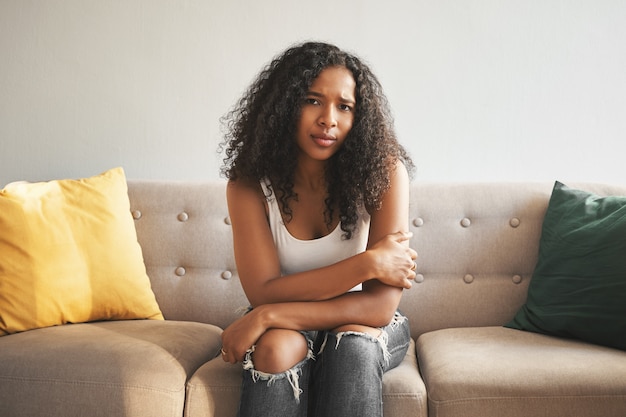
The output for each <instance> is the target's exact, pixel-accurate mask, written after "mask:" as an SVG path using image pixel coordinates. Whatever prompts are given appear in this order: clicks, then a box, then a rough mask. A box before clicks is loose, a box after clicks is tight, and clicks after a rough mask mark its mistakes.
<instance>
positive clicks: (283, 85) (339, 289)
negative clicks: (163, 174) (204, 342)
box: [222, 42, 417, 417]
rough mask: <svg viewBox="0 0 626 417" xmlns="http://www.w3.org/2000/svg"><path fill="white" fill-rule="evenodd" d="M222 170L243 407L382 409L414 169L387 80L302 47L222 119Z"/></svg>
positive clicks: (394, 353) (405, 280)
mask: <svg viewBox="0 0 626 417" xmlns="http://www.w3.org/2000/svg"><path fill="white" fill-rule="evenodd" d="M226 122H227V127H228V133H227V135H226V140H225V142H224V143H223V144H222V146H223V147H224V148H225V155H226V157H225V159H224V162H225V165H224V167H223V173H224V174H225V176H226V177H227V178H228V179H229V182H228V187H227V200H228V208H229V213H230V218H231V221H232V228H233V239H234V251H235V259H236V263H237V269H238V272H239V276H240V279H241V283H242V286H243V289H244V291H245V293H246V296H247V298H248V300H249V302H250V304H251V309H250V311H249V312H248V313H247V314H246V315H244V316H243V317H242V318H241V319H239V320H237V321H236V322H234V323H233V324H232V325H231V326H229V327H228V328H227V329H226V330H225V331H224V333H223V335H222V341H223V348H222V358H223V359H224V361H227V362H231V363H236V362H243V369H244V371H243V374H244V376H243V384H242V395H241V402H240V409H239V416H240V417H249V416H278V415H281V416H309V417H312V416H320V417H321V416H323V417H331V416H341V417H347V416H359V417H363V416H369V417H371V416H382V376H383V373H384V372H385V371H387V370H389V369H391V368H393V367H395V366H397V365H398V364H399V363H400V362H401V361H402V358H403V357H404V355H405V353H406V350H407V348H408V345H409V341H410V335H409V327H408V322H407V319H406V318H405V317H404V316H402V315H401V314H400V313H398V312H397V308H398V304H399V302H400V297H401V296H402V291H403V289H408V288H410V287H411V284H412V283H411V281H412V280H413V279H414V278H415V262H414V259H415V258H416V257H417V254H416V253H415V251H414V250H412V249H411V248H409V246H408V241H409V239H410V237H411V235H410V233H409V232H408V197H409V196H408V185H409V174H408V171H409V170H410V169H411V168H412V167H413V165H412V162H411V160H410V158H409V157H408V155H407V154H406V152H405V150H404V149H403V148H402V146H401V145H400V144H399V143H398V141H397V139H396V136H395V133H394V128H393V121H392V118H391V116H390V112H389V109H388V104H387V101H386V99H385V96H384V95H383V92H382V88H381V86H380V84H379V82H378V80H377V79H376V77H375V76H374V75H373V74H372V72H371V71H370V69H369V68H368V67H367V66H366V65H365V64H364V63H363V62H362V61H361V60H360V59H359V58H357V57H356V56H354V55H351V54H349V53H346V52H344V51H342V50H340V49H338V48H337V47H335V46H333V45H329V44H325V43H311V42H309V43H304V44H301V45H297V46H294V47H292V48H290V49H288V50H287V51H285V52H284V53H283V54H282V55H280V56H278V57H277V58H275V59H274V60H273V61H272V62H271V63H270V64H269V65H268V66H267V67H266V68H265V69H264V70H263V71H262V72H261V73H260V74H259V76H258V78H257V80H256V81H255V82H254V83H253V84H252V85H251V87H250V88H249V90H248V91H247V93H246V94H245V95H244V96H243V98H242V99H241V100H240V101H239V103H238V105H237V106H236V108H235V110H233V111H232V112H231V113H229V115H228V116H227V118H226Z"/></svg>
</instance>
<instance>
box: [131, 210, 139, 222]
mask: <svg viewBox="0 0 626 417" xmlns="http://www.w3.org/2000/svg"><path fill="white" fill-rule="evenodd" d="M132 214H133V219H135V220H139V219H141V212H140V211H139V210H133V213H132Z"/></svg>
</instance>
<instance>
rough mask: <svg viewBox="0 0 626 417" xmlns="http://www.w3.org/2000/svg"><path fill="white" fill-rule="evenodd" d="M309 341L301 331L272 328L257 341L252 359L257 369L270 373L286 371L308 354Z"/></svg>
mask: <svg viewBox="0 0 626 417" xmlns="http://www.w3.org/2000/svg"><path fill="white" fill-rule="evenodd" d="M308 349H309V346H308V342H307V340H306V338H305V337H304V336H303V335H302V334H301V333H299V332H296V331H293V330H283V329H272V330H269V331H267V332H266V333H265V334H263V336H261V338H260V339H259V340H258V341H257V343H256V346H255V349H254V353H253V354H252V360H253V362H254V368H255V369H256V370H257V371H261V372H265V373H268V374H278V373H281V372H285V371H287V370H289V369H291V368H293V367H294V366H296V365H297V364H298V363H300V362H301V361H302V360H303V359H305V358H306V357H307V355H308Z"/></svg>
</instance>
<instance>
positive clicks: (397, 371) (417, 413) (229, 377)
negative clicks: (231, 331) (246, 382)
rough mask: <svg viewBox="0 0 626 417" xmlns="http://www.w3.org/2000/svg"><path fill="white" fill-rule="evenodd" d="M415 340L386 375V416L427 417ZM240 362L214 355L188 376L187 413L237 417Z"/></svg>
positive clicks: (384, 397) (384, 381) (384, 399)
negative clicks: (226, 360)
mask: <svg viewBox="0 0 626 417" xmlns="http://www.w3.org/2000/svg"><path fill="white" fill-rule="evenodd" d="M414 347H415V343H414V342H413V341H412V342H411V346H410V347H409V350H408V352H407V354H406V356H405V357H404V360H403V361H402V363H400V365H399V366H398V367H396V368H394V369H392V370H390V371H389V372H387V373H385V375H384V376H383V412H384V415H385V417H403V416H412V417H427V416H428V410H427V397H426V387H425V385H424V382H423V381H422V378H421V377H420V375H419V371H418V369H417V358H416V356H415V348H414ZM241 373H242V368H241V364H236V365H232V364H228V363H225V362H224V361H223V360H222V359H221V358H215V359H213V360H212V361H210V362H209V363H207V364H205V365H203V366H202V367H201V368H200V369H198V371H197V372H196V373H195V375H194V376H193V377H192V378H191V379H190V380H189V383H188V386H187V399H186V401H187V404H186V405H185V416H186V417H190V416H206V417H235V416H236V415H237V408H238V405H239V395H240V392H241V391H240V388H241Z"/></svg>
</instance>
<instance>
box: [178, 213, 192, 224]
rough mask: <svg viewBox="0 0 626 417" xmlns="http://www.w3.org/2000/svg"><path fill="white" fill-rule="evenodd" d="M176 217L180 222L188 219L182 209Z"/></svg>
mask: <svg viewBox="0 0 626 417" xmlns="http://www.w3.org/2000/svg"><path fill="white" fill-rule="evenodd" d="M176 218H177V219H178V221H180V222H186V221H187V220H189V215H188V214H187V213H185V212H184V211H183V212H182V213H180V214H179V215H178V216H176Z"/></svg>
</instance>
